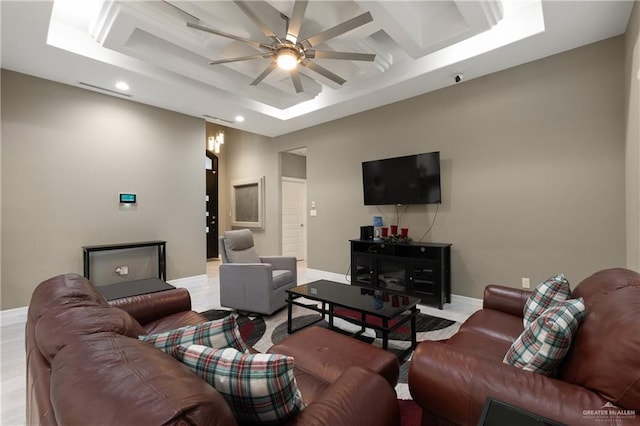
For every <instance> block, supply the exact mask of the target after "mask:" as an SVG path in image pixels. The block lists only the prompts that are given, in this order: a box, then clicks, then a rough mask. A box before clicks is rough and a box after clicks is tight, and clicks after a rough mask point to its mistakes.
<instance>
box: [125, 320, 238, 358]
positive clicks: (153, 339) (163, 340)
mask: <svg viewBox="0 0 640 426" xmlns="http://www.w3.org/2000/svg"><path fill="white" fill-rule="evenodd" d="M138 339H140V340H142V341H144V342H149V343H151V344H153V345H154V346H155V347H156V348H158V349H160V350H162V351H163V352H166V353H171V351H172V349H173V348H174V347H175V346H178V345H187V346H188V345H191V344H197V345H205V346H208V347H210V348H234V349H237V350H239V351H241V352H245V351H246V350H247V345H246V344H245V343H244V341H243V340H242V337H241V336H240V330H239V329H238V325H237V324H236V320H235V317H234V316H233V315H229V316H227V317H225V318H222V319H219V320H215V321H209V322H205V323H202V324H197V325H189V326H186V327H180V328H176V329H175V330H170V331H165V332H163V333H157V334H147V335H144V336H138Z"/></svg>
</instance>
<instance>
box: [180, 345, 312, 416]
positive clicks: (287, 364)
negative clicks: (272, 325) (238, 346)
mask: <svg viewBox="0 0 640 426" xmlns="http://www.w3.org/2000/svg"><path fill="white" fill-rule="evenodd" d="M174 356H175V357H176V358H177V359H179V360H180V361H182V362H183V363H184V364H186V365H187V366H188V367H189V368H191V369H192V370H193V371H194V372H195V373H196V374H198V375H199V376H201V377H202V378H204V379H205V380H206V381H207V382H208V383H209V384H210V385H212V386H213V387H214V388H215V389H216V390H217V391H218V392H220V393H221V394H222V396H223V397H224V399H225V400H226V401H227V403H228V404H229V406H230V407H231V411H232V412H233V413H234V415H235V416H236V419H237V420H238V422H239V423H241V424H282V422H283V421H284V420H287V419H288V418H290V417H293V416H295V415H297V414H298V413H299V412H300V411H301V410H302V409H303V408H304V402H303V399H302V394H301V393H300V390H299V389H298V386H297V384H296V379H295V377H294V375H293V358H292V357H288V356H285V355H278V354H261V353H258V354H243V353H241V352H238V351H236V350H235V349H233V348H227V349H213V348H208V347H206V346H201V345H191V346H189V347H186V346H177V347H176V348H175V351H174Z"/></svg>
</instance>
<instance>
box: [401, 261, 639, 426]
mask: <svg viewBox="0 0 640 426" xmlns="http://www.w3.org/2000/svg"><path fill="white" fill-rule="evenodd" d="M529 294H530V292H527V291H522V290H518V289H513V288H507V287H501V286H496V285H490V286H487V288H486V289H485V293H484V304H483V309H482V310H480V311H478V312H476V313H475V314H473V315H472V316H471V317H470V318H469V319H468V320H467V321H466V322H465V323H464V324H463V325H462V326H461V328H460V330H459V332H458V333H457V334H455V335H454V336H453V337H451V338H450V339H448V340H446V341H426V342H422V343H420V344H419V345H418V347H417V349H416V351H415V353H414V355H413V358H412V360H411V365H410V369H409V389H410V391H411V394H412V396H413V398H414V400H415V401H416V402H417V403H418V404H419V405H420V406H421V407H422V410H423V411H422V413H423V417H422V424H423V425H449V424H455V425H475V424H477V422H478V418H479V417H480V415H481V412H482V409H483V404H484V403H485V400H486V398H487V397H493V398H495V399H498V400H501V401H504V402H506V403H508V404H511V405H514V406H516V407H520V408H522V409H525V410H528V411H530V412H533V413H537V414H540V415H542V416H545V417H547V418H550V419H553V420H556V421H558V422H561V423H564V424H567V425H572V426H573V425H599V424H616V425H639V424H640V274H638V273H636V272H633V271H630V270H627V269H608V270H603V271H600V272H597V273H595V274H593V275H592V276H590V277H588V278H586V279H585V280H584V281H582V282H581V283H580V284H579V285H577V286H575V288H574V290H573V293H572V298H578V297H583V298H584V300H585V304H586V305H587V312H588V314H587V316H586V317H585V318H584V319H583V320H582V322H581V324H580V328H579V329H578V333H577V334H576V335H575V336H574V339H573V342H572V345H571V349H570V351H569V353H568V354H567V356H566V357H565V358H564V361H563V363H562V365H561V367H560V370H559V373H558V376H557V377H556V378H549V377H546V376H543V375H541V374H536V373H532V372H528V371H523V370H521V369H518V368H515V367H512V366H509V365H506V364H503V363H502V359H503V357H504V355H505V353H506V352H507V350H508V349H509V347H510V346H511V344H512V343H513V341H514V340H515V339H516V338H517V337H518V336H519V335H520V333H521V332H522V331H523V324H522V312H523V307H524V303H525V301H526V300H527V297H528V296H529Z"/></svg>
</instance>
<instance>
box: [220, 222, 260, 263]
mask: <svg viewBox="0 0 640 426" xmlns="http://www.w3.org/2000/svg"><path fill="white" fill-rule="evenodd" d="M222 238H223V239H224V248H225V250H226V253H227V258H228V259H229V262H231V263H260V257H259V256H258V254H257V253H256V251H255V249H254V247H253V234H251V231H249V230H248V229H239V230H236V231H227V232H225V233H224V235H223V237H222Z"/></svg>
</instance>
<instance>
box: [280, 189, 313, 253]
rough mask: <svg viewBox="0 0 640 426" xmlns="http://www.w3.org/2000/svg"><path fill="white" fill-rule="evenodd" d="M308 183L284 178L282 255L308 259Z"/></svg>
mask: <svg viewBox="0 0 640 426" xmlns="http://www.w3.org/2000/svg"><path fill="white" fill-rule="evenodd" d="M306 198H307V182H306V181H305V180H304V179H293V178H282V255H283V256H295V257H296V258H297V259H298V260H303V259H305V258H306V251H307V223H306V215H305V214H304V213H305V208H306V204H307V201H306Z"/></svg>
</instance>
